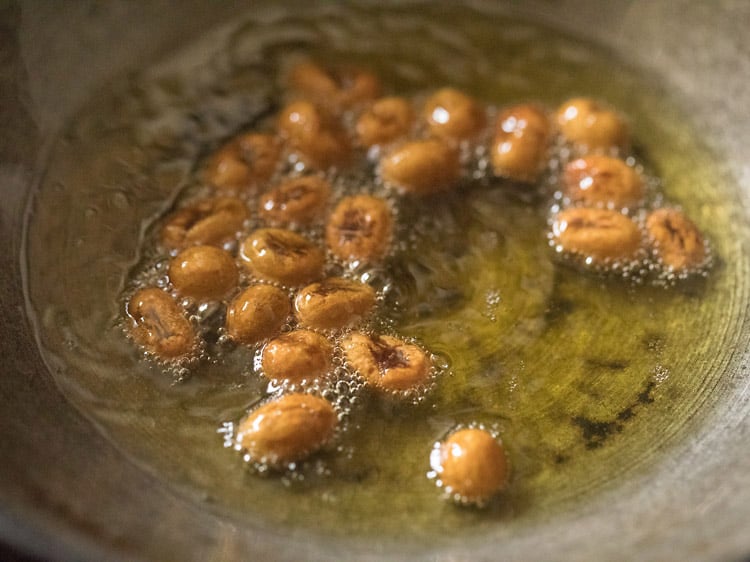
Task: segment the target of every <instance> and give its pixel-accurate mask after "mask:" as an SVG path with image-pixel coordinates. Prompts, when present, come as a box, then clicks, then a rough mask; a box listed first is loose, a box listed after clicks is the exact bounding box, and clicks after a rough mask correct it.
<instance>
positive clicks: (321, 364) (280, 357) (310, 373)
mask: <svg viewBox="0 0 750 562" xmlns="http://www.w3.org/2000/svg"><path fill="white" fill-rule="evenodd" d="M332 360H333V346H332V345H331V342H329V341H328V340H327V339H326V338H324V337H323V336H321V335H320V334H317V333H315V332H311V331H309V330H294V331H292V332H287V333H286V334H282V335H280V336H278V337H276V338H274V339H272V340H271V341H269V342H268V343H267V344H266V345H265V346H264V347H263V352H262V357H261V366H262V368H263V374H264V375H265V376H266V377H267V378H269V379H271V380H276V381H289V382H291V383H295V384H299V383H301V382H302V381H305V380H306V381H308V382H309V381H313V380H315V379H320V378H322V377H324V376H325V375H326V374H327V373H328V372H329V371H330V370H331V364H332Z"/></svg>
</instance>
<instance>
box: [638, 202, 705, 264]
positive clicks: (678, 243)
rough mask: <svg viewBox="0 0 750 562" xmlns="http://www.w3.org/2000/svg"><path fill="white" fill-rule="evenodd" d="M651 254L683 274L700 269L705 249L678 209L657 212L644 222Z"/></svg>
mask: <svg viewBox="0 0 750 562" xmlns="http://www.w3.org/2000/svg"><path fill="white" fill-rule="evenodd" d="M646 230H647V231H648V235H649V241H650V243H651V245H652V248H653V250H654V253H655V254H656V255H657V256H658V258H659V259H660V260H661V262H662V263H663V264H664V265H665V266H667V267H668V268H669V269H670V270H672V271H675V272H683V271H685V270H687V269H691V268H696V267H700V266H701V265H703V263H704V262H705V260H706V246H705V243H704V241H703V235H702V234H701V231H700V230H699V229H698V227H697V226H695V224H694V223H693V221H691V220H690V219H689V218H687V217H686V216H685V215H684V214H683V213H682V212H681V211H678V210H677V209H668V208H664V209H657V210H656V211H654V212H653V213H651V214H650V215H649V216H648V218H647V219H646Z"/></svg>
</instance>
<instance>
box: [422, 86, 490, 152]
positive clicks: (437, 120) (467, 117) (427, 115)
mask: <svg viewBox="0 0 750 562" xmlns="http://www.w3.org/2000/svg"><path fill="white" fill-rule="evenodd" d="M423 114H424V120H425V122H426V123H427V126H428V128H429V130H430V133H432V135H433V136H436V137H440V138H447V139H453V140H463V139H468V138H471V137H474V136H476V135H477V134H479V132H480V131H481V130H482V129H483V128H484V125H485V121H486V117H485V111H484V108H483V107H482V106H481V105H480V104H479V103H477V101H476V100H475V99H474V98H472V97H471V96H469V95H467V94H465V93H463V92H461V91H459V90H457V89H455V88H442V89H441V90H438V91H437V92H435V93H434V94H432V95H431V96H430V97H429V98H428V99H427V101H426V102H425V106H424V111H423Z"/></svg>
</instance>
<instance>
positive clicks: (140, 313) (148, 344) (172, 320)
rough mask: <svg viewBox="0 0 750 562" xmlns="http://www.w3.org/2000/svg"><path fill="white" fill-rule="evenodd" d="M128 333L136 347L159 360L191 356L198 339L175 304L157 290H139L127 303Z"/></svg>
mask: <svg viewBox="0 0 750 562" xmlns="http://www.w3.org/2000/svg"><path fill="white" fill-rule="evenodd" d="M127 314H128V316H129V317H130V319H131V320H132V325H131V327H130V334H131V336H132V338H133V340H135V342H136V343H138V345H141V346H142V347H144V348H145V349H146V350H147V351H149V352H150V353H153V354H154V355H156V356H157V357H160V358H162V359H175V358H178V357H184V356H187V355H189V354H190V353H192V352H193V351H194V350H195V349H196V348H197V345H198V340H197V337H196V334H195V330H194V329H193V326H192V324H190V321H189V320H188V319H187V318H186V317H185V314H184V313H183V311H182V309H181V308H180V307H179V305H178V304H177V302H176V301H175V300H174V299H173V298H172V297H171V296H170V295H169V294H167V293H165V292H164V291H162V290H161V289H157V288H148V289H141V290H139V291H137V292H136V293H135V294H133V296H132V297H130V299H129V300H128V303H127Z"/></svg>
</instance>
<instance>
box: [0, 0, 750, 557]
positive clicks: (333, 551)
mask: <svg viewBox="0 0 750 562" xmlns="http://www.w3.org/2000/svg"><path fill="white" fill-rule="evenodd" d="M301 5H302V4H300V6H301ZM256 7H257V6H256V4H254V3H252V2H249V3H243V4H236V3H232V2H210V3H208V2H199V1H195V0H187V1H186V0H183V1H181V2H179V3H178V2H169V1H167V0H157V1H152V2H131V1H126V0H112V1H110V2H107V3H100V2H94V1H85V0H84V1H80V2H75V3H73V2H65V3H59V2H43V1H30V2H14V1H10V2H7V1H6V2H3V3H0V56H1V57H2V64H0V85H1V86H2V87H1V88H0V116H1V117H0V119H1V121H0V123H2V129H0V130H2V134H1V135H0V197H1V198H2V199H1V200H2V214H0V228H2V236H0V244H2V249H3V251H2V252H1V253H0V260H2V267H0V318H2V337H1V338H0V351H1V352H2V355H1V356H2V359H3V363H2V364H3V368H2V372H1V373H0V427H1V428H2V431H1V432H0V434H1V437H0V539H2V540H3V541H5V542H6V543H8V544H11V545H13V546H15V547H16V548H18V549H21V550H23V551H28V552H30V553H33V554H35V555H38V556H41V557H45V558H50V559H55V560H57V559H60V560H105V559H107V560H138V559H144V560H183V561H185V560H259V559H266V560H277V559H278V560H287V559H289V560H291V559H311V560H313V559H316V560H317V559H320V560H337V559H338V560H341V559H356V560H376V559H415V560H418V559H424V560H445V561H449V560H450V561H452V560H497V559H504V560H532V559H538V560H551V559H554V560H618V559H633V558H638V559H641V560H687V559H690V560H741V559H745V558H746V557H748V556H750V452H749V446H750V415H749V414H750V346H748V342H750V309H749V308H748V304H747V303H748V298H747V294H746V292H747V291H746V290H745V294H743V295H741V297H742V298H741V299H740V303H741V306H742V307H743V309H742V310H741V311H740V314H739V317H740V321H739V323H738V324H737V326H736V330H737V331H738V334H735V336H736V337H735V339H734V341H738V342H741V343H740V345H739V346H737V347H735V348H734V349H728V350H725V351H724V354H723V357H725V371H726V372H725V373H724V380H725V382H726V384H724V385H722V388H721V389H720V390H717V391H716V392H717V394H715V395H713V396H712V397H711V399H710V400H709V401H708V404H707V405H706V406H705V407H706V408H707V409H708V410H709V411H708V412H707V413H706V415H705V416H703V417H702V421H701V423H700V424H699V425H698V427H696V428H695V429H694V430H691V432H690V434H689V435H687V436H685V437H684V438H683V439H682V440H681V442H680V443H679V444H677V445H676V446H675V447H673V448H671V449H670V451H669V454H668V455H666V456H665V458H663V459H661V460H660V462H658V463H657V464H656V466H655V467H653V468H652V469H650V470H649V471H647V473H646V474H641V475H638V476H636V477H633V478H626V479H624V481H623V482H621V483H619V484H618V485H617V486H616V487H614V489H608V490H604V491H602V492H601V493H600V494H597V495H596V496H595V497H593V498H591V499H590V500H587V501H586V502H582V503H581V504H579V505H576V506H575V507H574V508H573V509H571V510H570V511H569V512H567V513H565V514H563V515H557V516H555V517H550V518H548V519H542V520H540V521H537V522H536V523H534V525H531V526H529V527H528V528H526V529H523V530H522V531H520V532H519V533H518V534H517V535H516V536H513V537H511V538H508V537H504V538H503V539H502V540H500V539H498V538H495V537H493V534H492V533H489V534H486V535H483V536H482V537H471V538H467V539H461V538H460V537H456V538H455V539H452V540H449V541H444V542H441V543H440V546H439V547H434V546H431V545H430V544H424V543H414V544H411V543H409V541H402V542H400V543H398V544H397V543H394V542H393V541H389V540H388V538H387V537H385V538H381V539H379V540H377V541H376V540H374V539H368V540H364V539H359V538H357V537H352V538H339V539H336V540H331V539H330V538H326V537H321V536H316V534H315V533H313V532H311V531H307V530H301V529H299V530H291V531H290V530H288V529H286V530H284V531H283V532H282V531H280V530H274V529H272V528H270V529H269V528H263V529H259V528H255V527H253V526H249V525H247V524H246V523H243V522H241V521H237V520H234V519H232V518H231V517H225V516H222V515H219V514H217V513H215V512H213V511H210V510H206V509H205V508H204V507H203V506H202V505H201V504H200V503H197V502H195V501H192V500H191V499H189V498H186V497H184V496H182V495H179V494H176V493H174V491H173V490H172V489H171V488H170V486H169V484H168V483H166V482H165V481H163V480H162V479H160V478H159V477H158V475H155V474H153V473H152V472H150V471H149V470H148V468H147V467H143V466H139V465H135V464H133V463H132V462H131V461H130V460H129V459H128V458H127V457H125V456H124V455H123V454H122V453H121V452H120V451H119V450H118V449H117V448H116V446H115V445H114V444H113V443H111V442H110V441H108V440H107V439H105V438H104V437H103V436H102V435H101V434H100V433H99V432H98V431H97V430H96V428H95V427H94V426H93V425H92V423H91V422H89V421H88V420H87V419H86V418H85V417H84V416H82V415H81V414H80V413H79V412H78V411H77V410H75V409H74V408H73V407H71V406H70V405H69V404H68V403H67V402H66V400H65V398H64V397H63V396H62V394H61V392H60V391H59V389H58V387H57V386H56V384H55V382H54V380H53V377H52V376H51V374H50V372H49V369H48V366H47V365H46V364H45V363H44V362H43V361H42V358H41V356H40V353H39V350H38V346H37V341H36V336H35V334H34V331H33V329H32V324H31V322H30V320H29V316H28V314H29V309H28V306H27V303H26V300H25V296H24V283H25V275H26V269H25V268H26V267H27V266H26V264H25V262H24V255H25V254H24V231H23V227H24V220H25V212H26V209H28V207H29V204H30V202H31V201H32V200H33V197H34V190H35V187H36V186H37V185H38V183H39V181H40V175H41V172H42V169H43V163H44V158H45V155H46V154H47V153H48V152H49V150H50V147H51V146H53V145H54V143H55V142H58V140H59V139H58V138H57V135H58V133H59V132H60V131H61V129H62V127H63V125H64V124H65V123H66V121H67V120H68V119H70V117H71V116H72V115H73V114H74V112H75V110H76V109H77V108H78V107H80V105H81V104H82V103H83V102H84V101H86V100H87V99H88V98H89V97H90V96H91V95H92V92H94V91H95V89H96V88H100V87H102V85H104V84H106V83H107V81H108V80H109V79H111V78H112V77H114V76H117V75H121V74H122V73H123V72H126V71H128V70H132V69H135V68H139V67H140V66H143V65H144V64H146V63H147V62H148V61H151V60H153V58H154V57H157V56H158V55H159V54H160V53H164V52H168V51H169V50H170V49H173V48H176V47H177V46H179V45H181V44H183V43H185V42H188V41H189V40H190V38H191V37H193V36H195V35H196V34H200V33H202V32H204V31H205V30H206V29H209V28H211V27H212V26H214V25H218V24H220V23H221V22H224V21H227V20H229V19H230V18H232V17H234V16H236V14H238V13H242V12H243V11H245V10H253V9H256ZM474 7H476V8H477V9H488V10H498V11H501V12H503V13H512V14H517V15H519V16H521V17H525V18H530V19H536V20H539V21H542V22H544V23H547V24H550V25H553V26H556V27H560V28H563V29H565V30H568V31H570V32H572V33H574V34H578V35H581V36H583V37H586V38H588V39H592V40H594V41H596V42H599V43H601V44H603V45H606V46H608V47H609V48H610V49H612V50H613V51H614V52H615V53H617V54H618V55H619V56H620V57H622V58H624V59H626V60H628V61H630V62H631V63H632V64H633V65H635V66H637V67H640V68H642V69H644V71H646V72H649V73H651V74H652V75H654V76H657V77H658V78H659V80H660V81H661V82H662V84H663V85H664V87H665V88H666V89H668V90H669V91H671V92H674V94H675V97H676V99H677V100H679V102H680V104H681V106H682V110H683V111H684V113H685V114H686V115H690V117H691V120H692V121H693V122H694V125H695V130H698V131H700V132H701V134H702V135H705V139H704V140H705V143H706V144H707V146H708V147H709V148H710V149H711V150H712V151H714V152H715V153H716V154H719V155H720V156H721V159H722V161H723V162H725V165H726V170H725V172H726V175H727V178H729V179H730V180H731V181H732V182H733V183H736V184H737V185H738V186H739V187H740V191H741V193H740V196H739V199H740V201H741V206H740V207H739V208H738V209H737V210H736V214H735V218H736V220H737V221H739V222H740V223H741V225H742V226H741V227H740V229H739V232H740V239H739V240H738V241H737V244H738V245H739V246H740V248H741V251H740V252H738V255H739V256H741V257H740V259H741V260H743V261H742V263H741V264H740V266H741V269H742V271H744V273H745V278H746V279H747V278H748V276H750V269H749V268H748V255H750V244H749V243H748V242H749V241H750V233H749V232H748V227H747V225H748V216H749V213H750V205H749V204H750V111H749V110H748V108H750V88H748V87H747V83H748V78H749V77H750V42H748V41H747V31H748V24H750V4H749V3H747V2H745V1H744V0H723V1H721V2H715V1H711V0H709V1H705V2H696V1H692V0H633V1H621V2H607V3H602V2H599V1H596V0H593V1H587V0H558V1H555V2H552V1H544V0H539V1H532V2H524V3H516V2H509V3H507V4H497V3H476V6H474ZM314 8H315V6H309V5H308V6H306V9H314ZM289 9H295V6H294V5H293V4H292V3H290V4H289ZM742 256H744V257H742Z"/></svg>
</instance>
